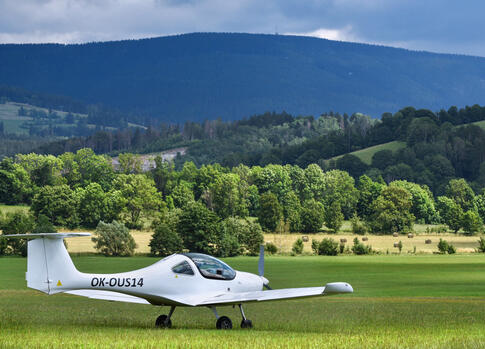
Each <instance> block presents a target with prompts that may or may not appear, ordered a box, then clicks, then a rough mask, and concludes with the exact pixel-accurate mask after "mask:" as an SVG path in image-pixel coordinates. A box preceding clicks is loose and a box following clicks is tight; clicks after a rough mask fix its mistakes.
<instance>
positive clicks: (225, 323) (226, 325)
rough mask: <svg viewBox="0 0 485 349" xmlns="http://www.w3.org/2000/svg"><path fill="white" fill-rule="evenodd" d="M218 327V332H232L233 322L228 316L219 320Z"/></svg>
mask: <svg viewBox="0 0 485 349" xmlns="http://www.w3.org/2000/svg"><path fill="white" fill-rule="evenodd" d="M216 327H217V329H218V330H230V329H232V321H231V319H229V318H228V317H227V316H221V317H220V318H219V319H217V322H216Z"/></svg>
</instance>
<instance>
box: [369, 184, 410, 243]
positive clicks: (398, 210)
mask: <svg viewBox="0 0 485 349" xmlns="http://www.w3.org/2000/svg"><path fill="white" fill-rule="evenodd" d="M411 206H412V202H411V194H410V193H409V192H408V191H407V190H406V189H404V188H400V187H396V186H393V187H387V188H385V189H383V190H382V192H381V194H380V195H379V197H378V198H377V199H376V200H375V202H374V212H373V213H372V215H371V216H370V217H369V218H368V219H367V221H366V222H367V225H368V226H369V227H370V229H371V231H372V232H373V233H381V234H392V233H394V232H407V231H410V230H412V226H413V223H414V215H413V214H412V213H411V212H410V209H411Z"/></svg>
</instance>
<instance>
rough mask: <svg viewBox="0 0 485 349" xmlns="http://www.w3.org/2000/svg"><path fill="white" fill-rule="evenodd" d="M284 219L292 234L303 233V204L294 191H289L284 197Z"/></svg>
mask: <svg viewBox="0 0 485 349" xmlns="http://www.w3.org/2000/svg"><path fill="white" fill-rule="evenodd" d="M283 217H284V219H285V222H286V223H288V224H289V228H290V232H292V233H294V232H299V231H301V204H300V200H299V199H298V197H297V196H296V194H295V192H294V191H289V192H288V193H286V194H285V195H284V197H283Z"/></svg>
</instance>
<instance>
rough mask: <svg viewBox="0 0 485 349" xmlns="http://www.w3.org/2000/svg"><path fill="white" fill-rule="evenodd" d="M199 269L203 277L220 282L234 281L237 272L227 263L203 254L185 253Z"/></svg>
mask: <svg viewBox="0 0 485 349" xmlns="http://www.w3.org/2000/svg"><path fill="white" fill-rule="evenodd" d="M183 255H184V256H187V257H189V258H190V259H191V260H192V261H193V262H194V264H195V265H196V266H197V268H198V269H199V271H200V273H201V274H202V276H203V277H205V278H209V279H218V280H232V279H234V278H235V277H236V272H235V271H234V270H233V269H232V268H231V267H230V266H228V265H227V264H226V263H224V262H222V261H220V260H218V259H217V258H214V257H211V256H208V255H206V254H202V253H184V254H183Z"/></svg>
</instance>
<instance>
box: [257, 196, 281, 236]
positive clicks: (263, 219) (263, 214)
mask: <svg viewBox="0 0 485 349" xmlns="http://www.w3.org/2000/svg"><path fill="white" fill-rule="evenodd" d="M259 205H260V207H259V212H258V221H259V224H261V227H262V228H263V230H264V231H267V232H272V231H275V230H276V227H277V226H278V224H279V223H280V221H281V218H282V217H283V210H282V208H281V205H280V203H279V202H278V198H277V197H276V195H275V194H273V193H272V192H270V191H268V192H266V193H263V194H262V195H261V196H260V199H259Z"/></svg>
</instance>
